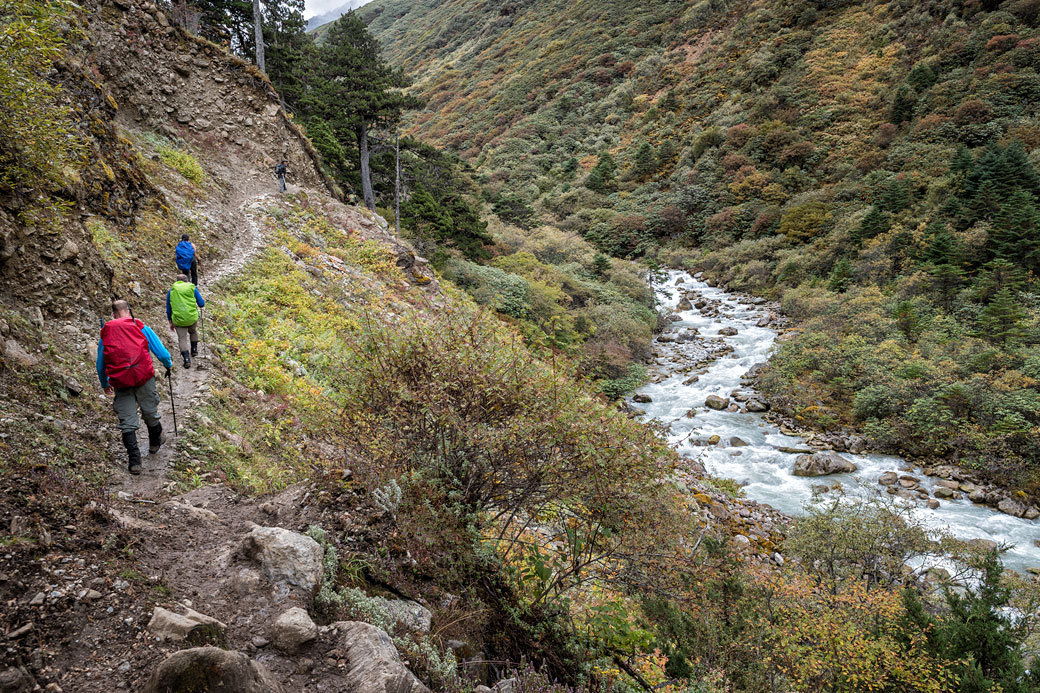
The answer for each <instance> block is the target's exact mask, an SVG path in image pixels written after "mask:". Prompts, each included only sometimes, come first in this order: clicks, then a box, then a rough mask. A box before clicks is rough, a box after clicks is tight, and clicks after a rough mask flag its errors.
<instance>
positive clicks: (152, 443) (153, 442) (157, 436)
mask: <svg viewBox="0 0 1040 693" xmlns="http://www.w3.org/2000/svg"><path fill="white" fill-rule="evenodd" d="M165 442H166V437H165V436H163V433H162V424H155V427H154V428H153V427H152V426H149V427H148V454H149V455H154V454H155V453H157V452H159V448H161V447H162V444H163V443H165Z"/></svg>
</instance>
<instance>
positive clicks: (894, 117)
mask: <svg viewBox="0 0 1040 693" xmlns="http://www.w3.org/2000/svg"><path fill="white" fill-rule="evenodd" d="M916 104H917V95H916V94H915V93H914V90H913V89H911V88H910V87H909V86H907V85H905V84H904V85H901V86H900V87H899V89H897V90H896V96H895V99H894V100H893V101H892V113H891V115H890V116H889V121H891V122H892V123H895V124H896V125H901V124H902V123H906V122H909V121H910V120H911V119H912V118H913V117H914V106H915V105H916Z"/></svg>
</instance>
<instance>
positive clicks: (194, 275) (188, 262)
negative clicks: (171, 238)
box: [174, 233, 199, 286]
mask: <svg viewBox="0 0 1040 693" xmlns="http://www.w3.org/2000/svg"><path fill="white" fill-rule="evenodd" d="M174 259H175V260H176V261H177V269H179V270H180V271H181V272H184V273H185V274H190V275H191V283H192V284H194V285H196V286H198V284H199V257H198V253H196V252H195V244H194V243H192V242H191V241H189V240H188V234H186V233H185V234H181V242H180V243H178V244H177V249H176V251H175V253H174Z"/></svg>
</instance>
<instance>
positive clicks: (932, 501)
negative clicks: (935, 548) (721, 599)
mask: <svg viewBox="0 0 1040 693" xmlns="http://www.w3.org/2000/svg"><path fill="white" fill-rule="evenodd" d="M657 290H658V295H659V297H660V300H661V305H662V306H664V307H666V308H667V309H669V311H670V316H669V318H668V319H669V327H668V328H666V329H665V330H664V331H663V332H662V333H661V335H659V336H658V338H657V339H656V340H655V343H654V359H653V362H652V363H651V364H649V367H650V369H651V382H650V383H649V384H648V385H646V386H645V387H644V388H642V389H640V390H639V391H638V392H637V393H636V394H635V395H634V396H633V398H632V402H633V404H632V406H635V407H639V408H641V410H642V411H644V412H645V413H646V415H647V416H648V417H650V418H655V419H659V420H661V421H662V422H664V423H666V424H667V425H668V426H669V438H670V440H671V442H672V443H673V444H674V445H676V446H677V447H678V449H679V452H680V453H681V454H683V455H686V456H688V457H690V458H692V459H695V460H697V461H698V462H699V463H700V464H702V465H703V466H704V467H705V468H706V469H707V471H708V472H710V473H712V474H714V475H717V476H721V477H725V478H732V479H735V480H737V481H738V482H739V483H740V484H741V485H742V486H743V487H744V491H745V493H746V494H747V496H748V498H751V499H753V500H757V501H759V502H762V503H766V504H768V505H770V506H772V507H775V508H776V509H777V510H779V511H780V512H782V513H786V514H789V515H799V514H802V513H803V512H804V506H805V504H806V503H808V502H811V501H812V499H813V497H814V494H816V495H818V494H821V493H823V494H829V493H835V492H838V491H840V492H843V493H846V494H849V495H860V496H867V495H870V494H876V493H879V492H881V493H886V492H887V493H889V494H891V495H893V496H896V497H898V498H901V499H904V500H905V501H906V502H908V503H912V504H914V506H915V512H920V513H923V514H924V516H925V517H927V518H928V522H929V523H931V524H933V525H935V526H942V527H948V528H949V529H950V531H951V532H952V533H953V534H954V535H955V536H958V537H959V538H962V539H965V540H972V539H978V540H981V541H983V542H987V543H988V542H996V543H998V544H1001V543H1014V544H1015V548H1014V549H1012V550H1010V551H1009V552H1008V553H1007V554H1006V555H1005V558H1006V562H1007V563H1008V565H1009V566H1010V567H1014V568H1016V569H1019V570H1024V569H1026V568H1029V567H1034V566H1038V565H1040V548H1038V547H1037V546H1036V545H1034V543H1033V539H1034V537H1035V536H1036V535H1037V529H1038V528H1037V526H1036V523H1035V522H1034V521H1033V519H1031V518H1033V517H1034V516H1035V515H1036V514H1037V513H1036V508H1035V507H1033V506H1029V505H1026V504H1024V503H1022V502H1021V501H1016V500H1015V499H1014V498H1012V497H1011V496H1010V495H1007V494H1003V495H1001V492H1000V491H999V490H997V489H993V488H989V487H985V486H981V485H979V484H976V483H975V482H973V481H971V480H969V479H967V478H964V477H965V475H963V474H962V473H961V472H960V471H959V470H958V469H957V468H954V467H951V466H944V467H930V468H927V469H921V468H919V467H917V466H916V465H914V464H912V463H911V462H910V461H907V460H904V459H902V458H900V457H897V456H894V455H881V454H876V453H872V452H869V451H868V443H867V441H866V439H865V438H864V437H863V436H859V435H857V434H855V433H854V432H848V431H842V432H841V433H840V434H832V435H828V436H821V435H819V434H817V433H813V432H811V431H808V430H806V429H805V428H804V427H800V426H798V425H797V422H794V421H790V420H789V418H788V417H786V416H785V415H784V414H783V412H777V411H774V410H773V406H772V403H770V402H769V401H768V400H767V399H766V398H765V397H763V396H762V394H761V393H760V392H758V391H757V390H756V389H755V387H754V385H755V382H756V380H755V376H756V373H757V372H759V371H760V370H761V369H762V368H763V367H764V364H765V362H766V361H767V359H768V358H769V355H770V353H771V352H772V350H773V346H774V342H775V341H776V340H777V339H783V337H782V335H778V333H777V331H778V330H783V329H785V328H786V327H787V322H786V321H785V320H784V318H783V317H782V315H781V314H780V313H779V312H778V306H777V305H776V304H769V303H767V302H765V301H763V300H762V299H756V298H752V297H745V296H741V295H737V294H729V293H727V292H725V291H724V290H722V289H719V288H717V287H712V286H710V285H709V284H708V283H707V282H705V281H702V280H700V279H698V278H696V277H690V276H689V275H687V274H686V273H684V272H677V271H672V272H669V274H668V280H667V281H666V282H665V284H663V285H658V286H657ZM814 456H820V457H822V458H830V459H831V460H832V461H835V460H834V459H833V458H838V459H840V460H844V461H845V462H847V463H849V464H850V465H851V466H852V468H851V469H847V470H845V471H840V470H839V471H836V473H833V474H828V475H826V476H824V477H813V476H800V475H796V474H795V473H794V471H795V467H796V465H798V464H801V465H802V466H805V465H807V464H809V462H808V461H807V460H805V459H803V458H806V457H808V458H812V457H814ZM832 456H833V457H832ZM818 459H819V458H818ZM973 499H974V500H973ZM990 502H994V505H996V506H1000V505H1001V504H1003V506H1004V507H1003V508H999V510H1000V511H1004V513H1006V514H1002V512H998V511H997V510H998V509H997V508H992V507H991V506H990V505H989V503H990ZM1011 502H1017V503H1019V504H1020V505H1021V506H1022V508H1021V509H1019V508H1018V507H1016V506H1012V505H1011ZM1007 510H1011V511H1014V512H1010V513H1007V512H1006V511H1007ZM1017 512H1021V515H1018V514H1016V513H1017Z"/></svg>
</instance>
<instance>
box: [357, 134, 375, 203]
mask: <svg viewBox="0 0 1040 693" xmlns="http://www.w3.org/2000/svg"><path fill="white" fill-rule="evenodd" d="M358 149H359V152H360V154H361V194H362V196H363V197H364V198H365V206H366V207H368V208H369V209H370V210H372V211H373V212H374V211H376V194H375V192H374V191H373V190H372V168H371V167H370V166H369V160H370V159H371V158H372V152H371V151H369V149H368V123H366V122H365V121H361V128H360V129H359V130H358Z"/></svg>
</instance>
